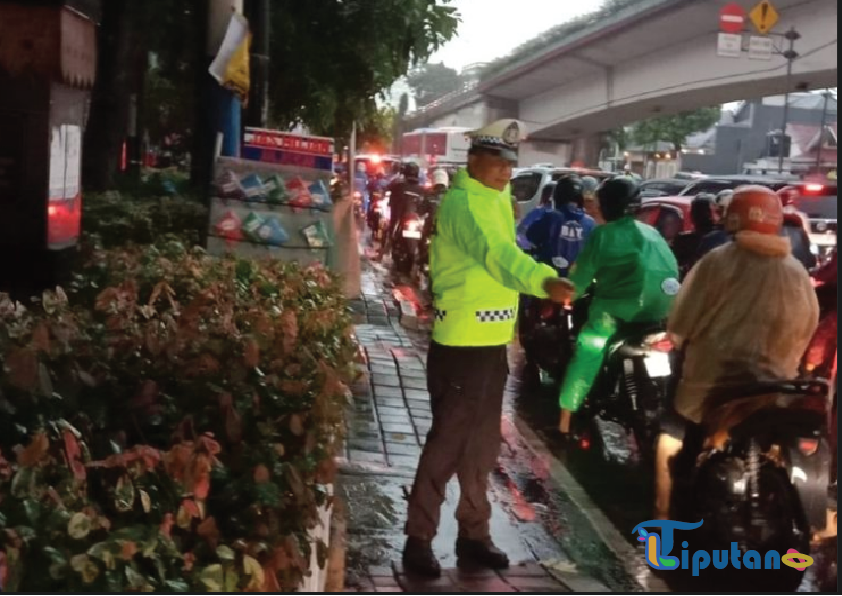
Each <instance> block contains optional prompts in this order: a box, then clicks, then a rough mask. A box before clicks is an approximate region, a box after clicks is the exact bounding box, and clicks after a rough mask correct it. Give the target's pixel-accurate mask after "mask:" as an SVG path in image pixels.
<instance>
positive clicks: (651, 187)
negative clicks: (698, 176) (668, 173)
mask: <svg viewBox="0 0 842 596" xmlns="http://www.w3.org/2000/svg"><path fill="white" fill-rule="evenodd" d="M689 183H690V181H689V180H686V179H685V180H681V179H679V178H655V179H653V180H644V181H643V182H641V183H640V196H642V197H643V198H647V197H669V196H675V195H677V194H679V193H680V192H681V191H682V190H684V189H685V188H686V187H687V185H688V184H689Z"/></svg>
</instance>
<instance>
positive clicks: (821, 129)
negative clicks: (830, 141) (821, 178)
mask: <svg viewBox="0 0 842 596" xmlns="http://www.w3.org/2000/svg"><path fill="white" fill-rule="evenodd" d="M829 97H830V89H825V90H824V107H823V108H822V123H821V124H820V125H819V146H818V148H817V149H816V174H819V173H820V172H821V169H822V148H823V147H824V127H825V126H827V102H828V99H829Z"/></svg>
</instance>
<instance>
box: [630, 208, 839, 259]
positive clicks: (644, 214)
mask: <svg viewBox="0 0 842 596" xmlns="http://www.w3.org/2000/svg"><path fill="white" fill-rule="evenodd" d="M694 198H695V197H689V196H678V197H656V198H650V199H644V200H643V205H642V206H641V208H640V210H639V211H638V212H637V215H636V217H637V219H638V221H642V222H643V223H647V224H649V225H650V226H653V227H654V228H655V229H657V230H658V231H659V232H660V233H661V235H662V236H663V237H664V238H665V239H666V240H667V242H669V243H670V246H672V243H673V241H674V240H675V237H676V236H678V234H680V233H682V232H692V231H693V220H692V218H691V217H690V207H691V204H692V203H693V199H694ZM834 230H835V223H834ZM782 234H783V235H784V236H786V237H787V238H789V240H790V243H791V244H792V252H793V254H794V255H795V256H796V258H798V260H799V261H801V262H802V263H804V266H805V267H807V268H810V267H812V266H813V265H815V260H814V259H813V260H811V257H810V254H809V253H810V252H811V251H810V247H809V246H807V242H808V240H807V236H806V235H805V233H804V226H803V222H802V221H801V215H800V214H798V213H785V214H784V226H783V230H782ZM833 240H834V246H835V241H836V237H835V235H834V236H833ZM813 252H814V253H815V251H813Z"/></svg>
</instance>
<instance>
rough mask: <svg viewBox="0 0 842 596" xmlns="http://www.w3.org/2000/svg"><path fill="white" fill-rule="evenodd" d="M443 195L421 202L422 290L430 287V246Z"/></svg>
mask: <svg viewBox="0 0 842 596" xmlns="http://www.w3.org/2000/svg"><path fill="white" fill-rule="evenodd" d="M440 198H441V195H439V194H430V195H427V196H426V197H424V200H423V201H422V202H421V209H420V211H421V213H420V216H421V221H422V224H421V240H420V241H419V242H418V277H419V286H420V287H421V289H422V290H426V289H428V288H429V287H430V245H431V244H432V242H433V236H434V235H435V233H436V211H437V210H438V206H439V200H440Z"/></svg>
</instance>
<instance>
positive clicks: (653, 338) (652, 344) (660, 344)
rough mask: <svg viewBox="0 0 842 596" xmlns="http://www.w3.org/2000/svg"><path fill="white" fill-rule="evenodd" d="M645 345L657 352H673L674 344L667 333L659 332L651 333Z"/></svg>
mask: <svg viewBox="0 0 842 596" xmlns="http://www.w3.org/2000/svg"><path fill="white" fill-rule="evenodd" d="M643 343H644V345H645V346H646V347H647V348H649V349H650V350H654V351H656V352H672V350H673V347H674V346H673V345H672V341H670V338H669V337H667V334H666V333H659V334H658V335H650V336H649V337H647V338H646V339H645V340H644V342H643Z"/></svg>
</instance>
